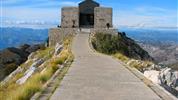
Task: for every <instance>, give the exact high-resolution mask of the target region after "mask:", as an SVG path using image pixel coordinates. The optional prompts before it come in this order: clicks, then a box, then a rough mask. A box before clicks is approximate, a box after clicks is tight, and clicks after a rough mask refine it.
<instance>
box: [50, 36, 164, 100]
mask: <svg viewBox="0 0 178 100" xmlns="http://www.w3.org/2000/svg"><path fill="white" fill-rule="evenodd" d="M88 38H89V34H87V33H83V34H77V36H76V37H75V39H74V41H73V47H72V50H73V53H74V55H75V60H74V62H73V64H72V66H71V67H70V69H69V71H68V73H67V74H66V76H65V77H64V79H63V80H62V82H61V85H60V87H58V88H57V89H56V91H55V92H54V94H53V95H52V97H51V100H161V99H160V98H159V97H158V96H157V95H156V94H155V93H154V92H153V91H152V90H151V89H150V88H149V87H147V86H146V85H145V84H144V83H143V82H141V81H140V79H138V78H137V77H136V76H134V75H133V74H132V73H131V72H130V71H129V70H128V69H126V68H125V67H124V66H123V65H121V64H120V63H119V62H118V61H117V60H114V59H112V57H109V56H106V55H102V54H98V53H95V52H93V51H92V50H91V49H90V48H89V44H88Z"/></svg>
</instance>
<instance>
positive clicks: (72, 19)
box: [61, 7, 79, 28]
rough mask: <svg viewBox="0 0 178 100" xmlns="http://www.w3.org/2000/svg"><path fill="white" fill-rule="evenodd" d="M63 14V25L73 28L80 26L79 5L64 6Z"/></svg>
mask: <svg viewBox="0 0 178 100" xmlns="http://www.w3.org/2000/svg"><path fill="white" fill-rule="evenodd" d="M61 12H62V16H61V27H62V28H72V27H79V9H78V7H63V8H62V11H61Z"/></svg>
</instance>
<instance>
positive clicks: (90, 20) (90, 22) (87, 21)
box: [80, 14, 94, 27]
mask: <svg viewBox="0 0 178 100" xmlns="http://www.w3.org/2000/svg"><path fill="white" fill-rule="evenodd" d="M80 26H81V27H93V26H94V14H80Z"/></svg>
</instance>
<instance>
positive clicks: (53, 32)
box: [49, 28, 78, 46]
mask: <svg viewBox="0 0 178 100" xmlns="http://www.w3.org/2000/svg"><path fill="white" fill-rule="evenodd" d="M77 31H78V29H77V28H51V29H50V30H49V46H55V45H56V44H57V43H59V44H61V43H62V42H63V39H64V38H65V37H66V36H67V35H69V34H76V33H77Z"/></svg>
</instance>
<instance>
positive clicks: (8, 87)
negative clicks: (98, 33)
mask: <svg viewBox="0 0 178 100" xmlns="http://www.w3.org/2000/svg"><path fill="white" fill-rule="evenodd" d="M71 39H72V37H68V38H66V39H65V41H64V49H63V50H62V51H61V53H60V54H59V56H57V57H52V55H53V53H51V52H54V48H47V49H45V50H40V51H38V52H36V54H35V57H37V58H43V57H46V56H47V58H48V59H49V62H46V63H44V66H45V67H44V69H43V71H41V72H36V73H35V74H33V75H32V76H31V77H30V78H29V79H28V80H27V82H26V83H24V84H22V85H18V84H16V81H17V80H18V79H19V78H21V77H22V76H23V74H24V72H25V71H23V72H22V73H19V74H17V75H15V76H14V77H13V79H12V80H10V81H9V82H8V83H7V84H5V85H1V86H0V100H28V99H30V98H31V96H33V95H34V94H35V93H36V92H39V91H41V90H42V86H43V85H44V84H45V83H46V82H47V81H48V80H49V79H50V78H51V76H52V75H53V74H54V73H55V72H56V70H57V69H58V68H59V66H60V65H62V64H63V63H64V62H65V61H66V60H67V59H68V58H69V57H71V56H72V53H71V50H70V44H71ZM31 64H32V62H31V61H30V62H29V63H27V64H23V65H21V67H24V68H25V69H28V68H26V67H29V65H31Z"/></svg>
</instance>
